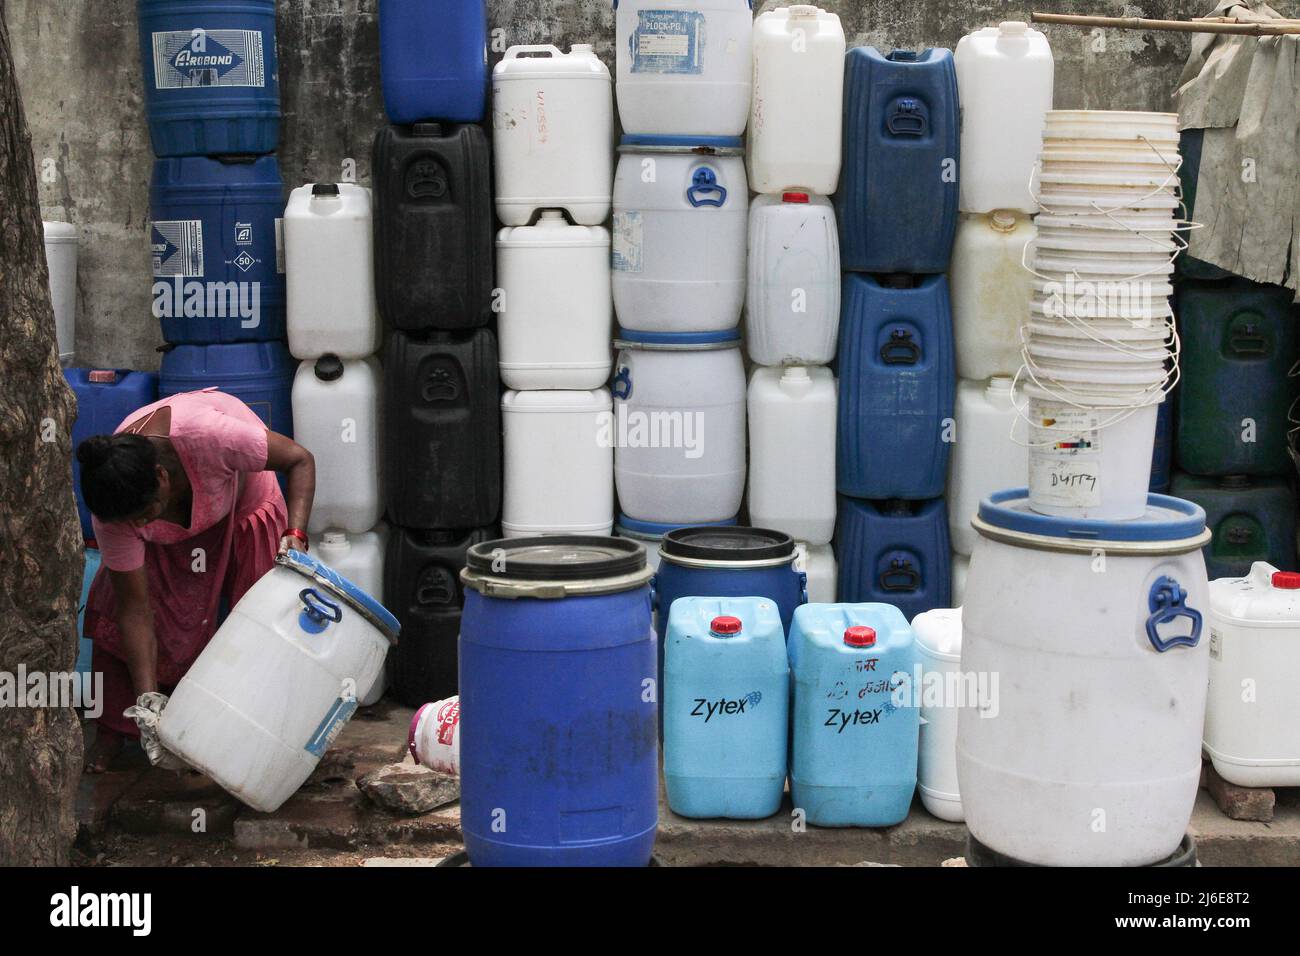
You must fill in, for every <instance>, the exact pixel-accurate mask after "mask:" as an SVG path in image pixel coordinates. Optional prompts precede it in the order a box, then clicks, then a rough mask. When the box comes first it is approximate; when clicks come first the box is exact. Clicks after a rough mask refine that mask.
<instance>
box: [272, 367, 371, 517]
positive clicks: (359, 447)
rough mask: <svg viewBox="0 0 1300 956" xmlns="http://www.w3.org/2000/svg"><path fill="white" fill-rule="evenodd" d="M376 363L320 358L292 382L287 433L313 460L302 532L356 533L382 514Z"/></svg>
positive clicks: (300, 368)
mask: <svg viewBox="0 0 1300 956" xmlns="http://www.w3.org/2000/svg"><path fill="white" fill-rule="evenodd" d="M381 375H382V370H381V369H380V366H379V360H378V359H375V358H365V359H339V358H337V357H335V356H333V355H326V356H325V357H323V358H319V359H317V360H316V361H314V362H311V361H307V362H303V363H302V364H301V365H299V366H298V371H297V373H296V374H295V375H294V378H293V392H292V399H293V431H294V438H295V439H296V440H297V442H298V443H299V444H300V445H302V446H303V447H304V448H306V449H307V450H308V451H309V452H311V453H312V455H313V456H314V457H315V459H316V498H315V500H314V501H313V503H312V510H311V518H310V520H309V521H308V524H307V530H308V531H309V532H311V533H312V534H315V533H318V532H321V531H328V530H337V531H346V532H348V533H350V534H360V533H361V532H363V531H369V530H370V529H371V528H373V527H374V526H375V525H376V524H378V523H379V519H380V517H381V516H382V515H383V513H384V506H383V481H382V467H383V455H382V452H381V447H380V436H381V435H382V434H383V427H382V426H383V420H382V413H383V409H382V403H381V399H380V396H381V393H382V382H381Z"/></svg>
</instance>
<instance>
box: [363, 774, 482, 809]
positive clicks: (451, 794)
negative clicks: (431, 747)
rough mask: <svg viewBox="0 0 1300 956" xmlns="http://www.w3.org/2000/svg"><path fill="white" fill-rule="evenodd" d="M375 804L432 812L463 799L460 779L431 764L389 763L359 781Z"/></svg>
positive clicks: (390, 807) (391, 807)
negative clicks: (461, 797)
mask: <svg viewBox="0 0 1300 956" xmlns="http://www.w3.org/2000/svg"><path fill="white" fill-rule="evenodd" d="M357 787H359V788H360V790H361V792H362V793H364V794H365V795H366V796H367V797H369V798H370V800H372V801H373V802H374V803H376V804H377V805H379V806H381V807H383V808H384V809H386V810H393V811H396V812H398V813H428V812H429V811H430V810H434V809H437V808H438V807H442V806H446V805H447V804H449V803H453V802H455V801H457V800H459V799H460V778H459V777H456V776H453V775H452V774H446V773H438V772H437V771H435V770H430V769H429V768H428V767H420V766H414V765H411V764H400V763H395V764H388V765H387V766H384V767H380V768H379V769H378V770H372V771H371V772H370V773H367V774H366V775H365V776H363V777H361V778H360V779H358V780H357Z"/></svg>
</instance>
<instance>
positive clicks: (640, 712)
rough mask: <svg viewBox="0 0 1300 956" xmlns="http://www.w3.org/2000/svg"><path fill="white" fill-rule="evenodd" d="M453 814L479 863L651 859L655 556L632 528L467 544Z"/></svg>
mask: <svg viewBox="0 0 1300 956" xmlns="http://www.w3.org/2000/svg"><path fill="white" fill-rule="evenodd" d="M466 563H467V567H466V569H465V571H464V572H463V573H462V574H461V580H462V581H463V582H464V584H465V610H464V612H463V614H462V616H461V629H460V709H461V710H460V712H461V718H460V774H461V798H460V818H461V829H462V830H463V832H464V836H465V849H466V851H467V852H468V853H469V859H470V861H471V862H472V863H473V865H474V866H646V865H647V864H648V863H649V862H650V857H651V853H652V852H653V850H654V840H655V828H656V826H657V823H658V814H659V800H658V797H659V747H658V739H657V737H656V733H655V726H656V723H657V714H658V699H659V694H658V690H657V688H658V684H657V683H656V682H655V679H654V675H655V650H654V645H655V640H654V632H653V631H652V630H651V627H650V583H649V582H650V570H649V568H647V567H646V564H645V553H644V552H643V551H642V549H641V546H640V545H639V544H637V543H636V542H635V541H629V540H626V539H621V538H601V537H580V536H564V535H559V536H555V537H548V538H513V539H507V540H504V541H488V542H483V543H480V544H476V545H473V546H472V547H471V548H470V549H469V553H468V556H467V559H466Z"/></svg>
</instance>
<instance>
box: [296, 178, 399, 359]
mask: <svg viewBox="0 0 1300 956" xmlns="http://www.w3.org/2000/svg"><path fill="white" fill-rule="evenodd" d="M373 235H374V219H373V213H372V210H371V201H370V190H369V189H367V188H365V187H364V186H358V185H356V184H355V183H312V184H309V185H306V186H300V187H298V188H297V189H295V190H294V191H293V193H292V194H291V195H290V196H289V205H288V206H287V207H286V209H285V211H284V265H285V282H286V284H287V290H288V296H289V299H288V320H287V321H288V333H289V351H290V352H292V353H293V356H294V358H300V359H316V358H320V357H321V356H322V355H330V354H332V355H337V356H338V357H339V358H345V359H357V358H365V357H366V356H368V355H373V354H374V353H375V352H376V351H378V349H379V344H380V341H381V334H382V331H381V329H380V325H379V311H378V308H377V307H376V305H375V266H374V262H375V257H374V253H373V251H372V249H373V246H372V241H373Z"/></svg>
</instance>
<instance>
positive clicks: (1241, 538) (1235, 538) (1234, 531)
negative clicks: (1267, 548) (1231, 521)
mask: <svg viewBox="0 0 1300 956" xmlns="http://www.w3.org/2000/svg"><path fill="white" fill-rule="evenodd" d="M1223 537H1224V538H1225V539H1227V542H1228V544H1247V543H1249V541H1250V539H1251V538H1252V537H1254V535H1252V534H1251V531H1250V529H1249V528H1242V527H1240V526H1237V527H1233V528H1229V529H1228V530H1227V531H1225V532H1224V533H1223Z"/></svg>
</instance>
